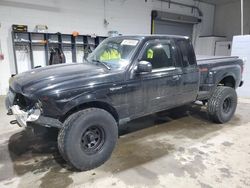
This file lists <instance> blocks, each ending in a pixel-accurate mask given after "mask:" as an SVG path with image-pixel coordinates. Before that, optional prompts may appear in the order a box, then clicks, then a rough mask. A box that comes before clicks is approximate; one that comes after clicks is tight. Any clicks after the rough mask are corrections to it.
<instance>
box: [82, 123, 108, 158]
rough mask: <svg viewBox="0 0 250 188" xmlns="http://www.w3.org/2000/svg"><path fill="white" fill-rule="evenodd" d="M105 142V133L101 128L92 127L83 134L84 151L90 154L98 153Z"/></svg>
mask: <svg viewBox="0 0 250 188" xmlns="http://www.w3.org/2000/svg"><path fill="white" fill-rule="evenodd" d="M104 142H105V132H104V130H103V128H102V127H100V126H98V125H97V126H91V127H89V128H88V129H87V130H86V131H85V132H84V133H83V134H82V139H81V146H82V150H83V151H84V152H85V153H87V154H89V155H92V154H95V153H97V152H98V151H99V150H100V149H101V148H102V146H103V144H104Z"/></svg>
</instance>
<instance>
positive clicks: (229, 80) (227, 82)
mask: <svg viewBox="0 0 250 188" xmlns="http://www.w3.org/2000/svg"><path fill="white" fill-rule="evenodd" d="M217 86H228V87H231V88H234V89H235V88H236V79H235V77H234V76H233V75H226V76H224V77H223V78H221V79H220V81H219V82H218V84H217Z"/></svg>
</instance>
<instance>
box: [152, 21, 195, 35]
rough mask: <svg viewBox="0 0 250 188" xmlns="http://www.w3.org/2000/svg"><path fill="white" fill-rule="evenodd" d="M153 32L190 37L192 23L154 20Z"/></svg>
mask: <svg viewBox="0 0 250 188" xmlns="http://www.w3.org/2000/svg"><path fill="white" fill-rule="evenodd" d="M154 24H155V29H154V34H168V35H183V36H188V37H190V38H192V35H193V24H185V23H178V22H169V21H161V20H156V21H155V22H154Z"/></svg>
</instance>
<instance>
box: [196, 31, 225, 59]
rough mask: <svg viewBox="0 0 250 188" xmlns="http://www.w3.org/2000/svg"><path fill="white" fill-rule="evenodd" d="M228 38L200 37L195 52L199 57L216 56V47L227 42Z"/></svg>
mask: <svg viewBox="0 0 250 188" xmlns="http://www.w3.org/2000/svg"><path fill="white" fill-rule="evenodd" d="M225 40H226V37H215V36H211V37H210V36H209V37H199V38H198V39H197V41H196V45H195V52H196V54H197V55H207V56H214V55H215V46H216V42H218V41H225Z"/></svg>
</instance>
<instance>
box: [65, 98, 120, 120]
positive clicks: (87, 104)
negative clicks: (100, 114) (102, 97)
mask: <svg viewBox="0 0 250 188" xmlns="http://www.w3.org/2000/svg"><path fill="white" fill-rule="evenodd" d="M87 108H100V109H103V110H105V111H107V112H109V113H110V114H111V115H112V116H113V117H114V119H115V120H116V122H119V115H118V112H117V110H116V109H115V108H114V107H113V106H112V105H111V104H109V103H107V102H104V101H89V102H85V103H82V104H79V105H76V106H74V107H72V108H71V109H69V110H68V111H67V112H66V113H65V114H64V115H63V116H62V117H61V118H60V121H61V122H64V121H65V120H66V119H67V117H69V116H70V115H72V114H74V113H75V112H78V111H80V110H84V109H87Z"/></svg>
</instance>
